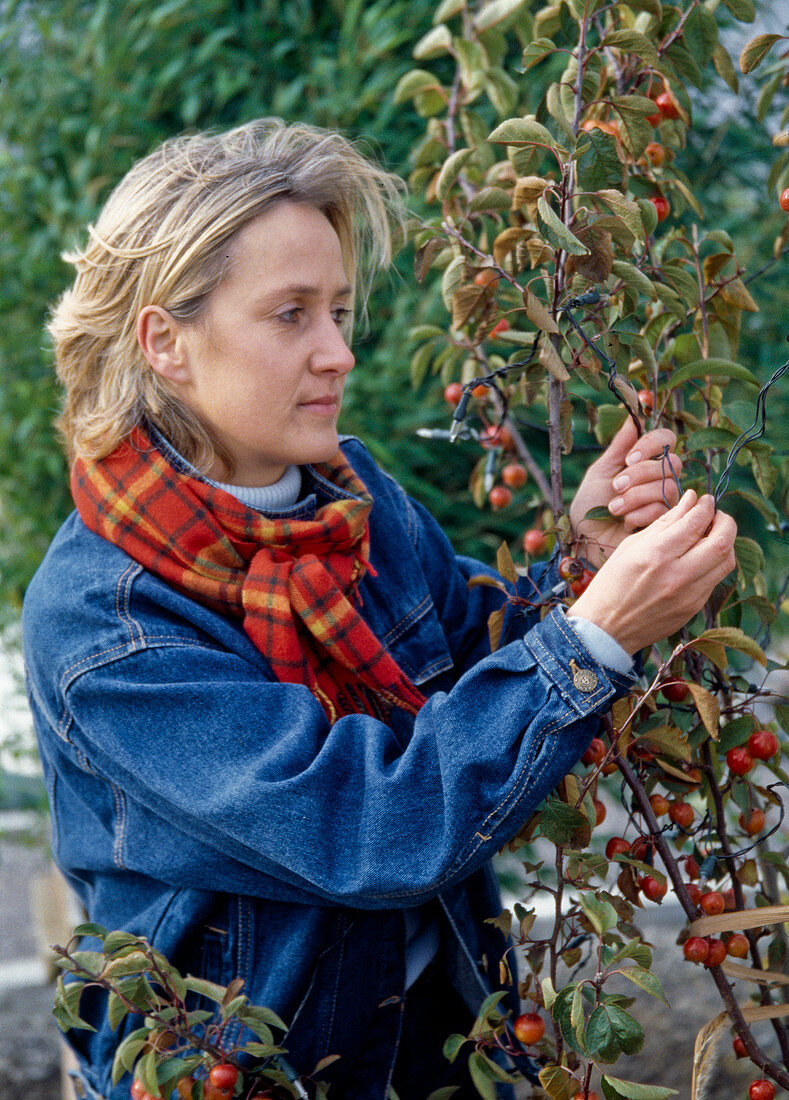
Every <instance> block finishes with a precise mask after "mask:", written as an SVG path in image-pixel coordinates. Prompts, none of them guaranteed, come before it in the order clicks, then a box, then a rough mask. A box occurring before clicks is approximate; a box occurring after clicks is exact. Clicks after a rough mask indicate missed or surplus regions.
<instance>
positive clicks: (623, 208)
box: [596, 188, 657, 242]
mask: <svg viewBox="0 0 789 1100" xmlns="http://www.w3.org/2000/svg"><path fill="white" fill-rule="evenodd" d="M596 198H598V199H600V200H601V201H602V202H604V203H605V205H606V206H607V207H608V208H609V209H610V210H611V211H612V212H613V213H614V214H616V215H617V216H618V217H620V218H621V219H622V221H623V222H624V223H625V225H626V226H627V228H628V229H629V230H630V232H631V233H632V234H633V236H634V237H635V238H636V240H637V241H642V242H643V241H644V222H643V220H642V217H641V209H640V206H639V204H638V203H637V202H631V201H630V199H626V198H625V197H624V195H623V194H622V192H621V191H617V190H616V189H614V188H604V189H603V190H600V191H598V192H597V195H596ZM648 205H649V206H650V207H651V208H652V212H653V213H655V217H656V218H657V214H656V212H655V207H654V206H653V205H652V203H651V202H650V203H648ZM656 224H657V222H656Z"/></svg>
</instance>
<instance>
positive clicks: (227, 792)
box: [57, 610, 627, 908]
mask: <svg viewBox="0 0 789 1100" xmlns="http://www.w3.org/2000/svg"><path fill="white" fill-rule="evenodd" d="M578 670H585V671H586V672H587V673H588V675H587V676H586V677H582V678H580V680H579V677H578V676H577V672H578ZM579 683H580V686H579ZM626 687H627V681H625V680H624V679H618V678H617V677H616V676H615V675H611V674H609V672H608V671H607V670H606V669H605V668H603V667H602V666H600V665H598V664H596V663H595V662H594V660H593V659H592V657H591V655H590V654H588V653H587V652H586V651H585V650H584V648H583V646H582V645H581V644H580V641H579V639H578V638H577V636H576V635H575V634H574V632H573V631H572V630H571V629H570V628H569V627H568V625H567V623H566V622H565V620H564V616H563V613H562V612H561V611H560V610H557V611H554V612H552V613H551V614H550V615H549V616H548V617H547V618H545V619H544V620H543V621H542V622H539V623H537V624H536V625H534V626H533V627H532V628H531V629H530V630H529V631H528V632H527V633H526V635H525V636H524V637H523V638H520V639H516V640H514V641H512V642H510V643H509V644H507V645H506V646H504V647H503V648H502V649H500V650H498V651H497V652H496V653H494V654H489V655H488V656H486V657H483V658H482V659H481V660H479V661H477V662H476V663H474V664H473V665H472V667H470V668H469V669H468V671H466V672H465V673H464V674H463V675H462V676H461V677H460V679H459V680H458V682H457V684H456V685H455V686H454V687H453V688H452V690H451V691H449V692H437V693H435V694H433V695H432V696H431V697H430V698H429V699H428V701H427V702H426V704H425V705H424V707H423V708H422V710H421V711H420V712H419V714H418V716H417V717H416V719H415V721H413V727H412V728H411V722H412V720H411V719H410V717H409V718H408V722H407V723H406V722H404V721H398V719H399V718H400V717H403V718H405V717H406V716H403V715H402V712H398V711H394V712H393V716H392V721H391V722H390V724H384V723H383V722H380V721H377V720H376V719H374V718H371V717H368V716H366V715H350V716H347V717H344V718H342V719H340V720H339V721H338V722H336V723H335V724H334V725H333V726H330V725H329V723H328V721H327V719H326V717H325V714H324V712H323V710H322V708H321V707H320V705H319V704H318V702H317V700H316V699H315V698H314V697H313V696H312V695H311V694H310V692H309V691H308V690H307V689H306V688H305V687H301V686H299V685H292V684H282V683H278V682H272V681H271V680H270V679H269V678H268V677H267V676H266V674H265V671H264V670H263V669H261V668H256V667H254V666H253V665H252V664H251V663H250V662H249V661H247V660H245V659H244V658H243V657H241V656H239V655H238V654H237V653H233V652H228V651H222V650H221V649H218V648H216V647H213V646H201V645H198V644H192V645H184V644H176V645H169V644H160V645H155V644H151V645H148V646H146V647H144V648H141V649H138V650H136V651H135V652H132V653H127V654H126V655H125V656H123V657H122V658H121V659H119V660H113V659H107V660H106V661H105V662H104V663H102V664H100V665H98V666H96V667H91V668H88V669H86V670H85V671H83V672H81V673H80V674H79V675H77V676H76V677H74V679H73V680H72V682H71V684H70V686H69V688H68V691H67V698H66V708H67V715H66V717H65V718H64V721H63V723H62V736H61V739H59V743H58V744H57V751H58V752H61V753H63V754H65V755H66V756H68V761H67V763H65V764H64V763H61V764H60V765H59V766H58V767H59V771H60V773H61V776H65V775H66V774H67V773H70V774H69V776H68V778H69V782H70V785H69V784H68V783H63V782H61V789H62V790H63V791H65V792H67V797H68V796H70V794H71V792H76V791H78V790H83V791H84V790H87V785H86V784H87V780H86V779H83V781H81V782H80V783H74V782H71V781H72V780H73V778H74V774H75V773H76V770H77V769H80V770H82V771H83V772H87V773H88V775H89V780H90V783H93V784H101V783H103V784H104V785H105V786H106V785H108V787H109V791H110V792H111V794H108V795H106V796H103V797H100V798H99V802H100V803H101V804H102V805H103V806H104V809H103V811H101V810H97V809H95V807H91V808H90V810H89V811H88V812H89V814H90V813H92V814H94V815H95V816H96V818H97V822H98V823H99V824H102V823H101V817H102V813H104V815H105V816H106V817H107V818H112V819H113V821H114V826H113V830H112V832H113V835H112V839H111V852H109V851H108V852H107V855H106V859H107V860H108V861H111V866H110V867H109V868H108V869H110V870H112V871H116V870H119V869H121V868H124V869H126V870H131V871H134V872H138V873H140V874H145V875H149V876H152V877H154V878H158V879H161V880H163V881H166V882H169V883H172V884H174V885H181V886H188V887H192V888H198V889H210V890H217V889H220V890H223V891H229V892H234V893H247V894H253V895H258V896H262V897H276V898H282V899H288V900H293V901H304V902H305V903H312V904H314V903H316V901H317V902H318V903H320V902H321V901H323V902H325V903H335V904H345V905H349V906H354V907H359V908H378V907H381V908H388V907H391V906H393V905H394V906H410V905H416V904H419V903H421V902H423V901H425V900H427V899H428V898H430V897H432V896H435V894H437V893H438V892H439V891H440V890H441V889H443V888H444V887H446V886H448V885H450V884H452V883H454V882H457V881H459V880H460V879H463V878H465V877H466V876H467V875H469V874H470V873H471V872H472V871H473V870H475V869H476V868H477V867H479V866H480V865H481V864H482V863H483V862H484V861H485V860H486V859H488V858H489V857H490V856H491V855H493V853H494V852H495V851H496V850H497V849H498V848H499V847H500V846H501V845H502V844H504V843H505V842H506V841H507V840H508V839H509V838H510V837H511V836H513V835H514V834H515V833H516V832H517V831H518V829H519V828H520V827H521V826H522V824H523V823H524V822H525V820H526V819H527V818H528V817H529V815H530V814H531V812H532V811H533V809H534V808H535V806H536V805H537V804H538V803H539V802H540V801H541V800H542V798H543V797H544V796H545V795H546V794H547V793H548V792H549V791H550V790H551V789H552V788H553V787H554V786H555V784H556V783H557V782H558V780H559V779H560V778H561V777H562V776H563V775H565V774H566V773H567V772H568V771H569V770H570V769H571V768H572V766H573V765H574V763H575V762H576V761H577V759H578V757H579V756H580V754H581V752H582V751H583V750H584V748H585V747H586V745H587V744H588V742H589V739H590V738H591V736H592V735H593V734H594V732H595V730H596V727H597V715H598V714H599V712H600V711H602V710H603V709H605V708H606V707H607V706H608V705H609V704H610V703H611V701H612V700H613V699H614V698H615V697H616V695H617V694H620V693H622V692H623V691H624V690H625V689H626ZM60 843H61V845H66V846H67V845H68V844H69V843H70V841H69V840H68V838H61V840H60ZM108 843H110V842H108ZM97 847H98V844H92V845H91V848H90V850H91V851H92V852H95V851H96V850H97ZM60 858H61V860H62V861H63V862H64V863H66V864H68V863H69V862H71V860H70V858H69V855H68V853H67V852H65V851H64V850H63V848H62V847H61V851H60ZM74 862H76V863H78V862H79V856H78V855H77V856H75V858H74Z"/></svg>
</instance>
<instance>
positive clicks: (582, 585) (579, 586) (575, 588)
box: [570, 569, 594, 596]
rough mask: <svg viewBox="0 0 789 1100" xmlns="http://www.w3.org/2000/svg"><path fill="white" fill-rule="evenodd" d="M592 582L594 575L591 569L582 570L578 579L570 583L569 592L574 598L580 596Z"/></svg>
mask: <svg viewBox="0 0 789 1100" xmlns="http://www.w3.org/2000/svg"><path fill="white" fill-rule="evenodd" d="M593 580H594V573H593V572H592V570H591V569H584V571H583V573H582V574H581V575H580V577H577V578H576V579H575V580H574V581H570V591H571V592H572V594H573V595H574V596H580V595H581V593H582V592H585V591H586V590H587V588H588V587H589V585H590V584H591V583H592V581H593Z"/></svg>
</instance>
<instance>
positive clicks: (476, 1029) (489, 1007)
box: [469, 989, 507, 1035]
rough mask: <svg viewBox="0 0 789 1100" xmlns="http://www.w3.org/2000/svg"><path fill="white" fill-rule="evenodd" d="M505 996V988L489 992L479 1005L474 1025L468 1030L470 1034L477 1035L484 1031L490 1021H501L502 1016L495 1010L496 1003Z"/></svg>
mask: <svg viewBox="0 0 789 1100" xmlns="http://www.w3.org/2000/svg"><path fill="white" fill-rule="evenodd" d="M506 996H507V991H506V989H500V990H499V991H498V992H496V993H490V994H488V996H487V997H486V998H485V1000H484V1001H483V1002H482V1004H481V1005H480V1009H479V1012H478V1013H477V1018H476V1020H475V1021H474V1026H473V1027H472V1029H471V1031H470V1033H469V1034H470V1035H479V1034H481V1033H482V1032H484V1031H489V1030H490V1027H491V1023H492V1022H493V1023H494V1024H498V1023H501V1021H502V1020H503V1016H502V1014H501V1013H500V1012H497V1011H495V1010H496V1007H497V1005H498V1004H499V1003H500V1002H501V1001H503V1000H504V998H505V997H506Z"/></svg>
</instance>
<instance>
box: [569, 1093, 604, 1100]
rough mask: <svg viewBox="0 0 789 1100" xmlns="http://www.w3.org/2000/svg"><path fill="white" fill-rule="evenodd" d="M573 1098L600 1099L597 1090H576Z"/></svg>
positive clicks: (582, 1099)
mask: <svg viewBox="0 0 789 1100" xmlns="http://www.w3.org/2000/svg"><path fill="white" fill-rule="evenodd" d="M573 1100H600V1097H599V1095H598V1094H597V1093H596V1092H576V1093H575V1095H574V1096H573Z"/></svg>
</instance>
